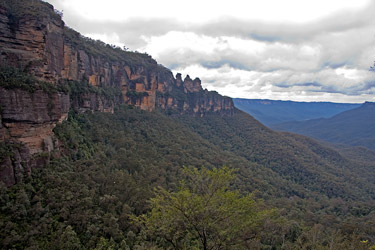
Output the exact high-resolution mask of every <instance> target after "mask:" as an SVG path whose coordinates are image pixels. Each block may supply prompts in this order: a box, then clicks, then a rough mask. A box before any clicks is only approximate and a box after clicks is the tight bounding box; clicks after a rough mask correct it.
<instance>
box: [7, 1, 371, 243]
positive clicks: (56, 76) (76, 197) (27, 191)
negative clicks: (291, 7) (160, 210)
mask: <svg viewBox="0 0 375 250" xmlns="http://www.w3.org/2000/svg"><path fill="white" fill-rule="evenodd" d="M3 4H4V6H3ZM0 6H1V8H0V27H1V29H0V45H1V47H0V50H1V53H0V62H1V63H2V64H1V65H2V66H5V65H7V66H11V67H3V68H2V69H1V71H0V73H1V74H0V77H1V78H0V84H1V85H0V96H1V98H0V104H1V109H0V111H1V112H0V177H1V180H2V182H3V183H2V182H0V201H1V204H0V205H1V208H0V218H1V219H0V246H1V248H3V249H156V247H155V244H156V243H157V242H152V241H151V240H150V239H149V238H148V237H147V235H145V234H144V233H145V232H142V231H140V228H139V227H138V226H137V224H136V223H134V220H133V219H134V216H139V215H142V214H144V213H147V212H148V211H149V210H150V207H149V205H150V203H149V199H150V198H152V197H153V195H154V189H155V188H157V187H160V186H161V187H164V188H167V189H168V190H176V188H177V186H178V185H177V183H178V182H179V181H180V180H181V169H182V167H183V166H184V165H185V166H194V167H197V168H200V167H202V166H206V167H208V168H214V167H218V168H220V167H222V166H223V165H228V166H229V167H231V168H235V169H237V170H236V173H237V178H236V180H235V181H234V182H233V183H232V185H231V187H230V188H232V189H235V190H238V192H240V193H242V194H249V193H250V192H253V196H254V199H258V198H263V199H264V201H265V202H264V204H261V203H260V202H259V203H260V204H261V205H259V206H261V209H262V208H269V207H274V208H277V209H274V210H275V213H274V214H272V215H268V214H265V215H264V216H267V217H265V218H264V219H265V220H264V224H261V225H259V227H257V228H254V231H252V232H251V234H250V235H248V237H249V240H251V241H252V243H254V245H255V246H256V247H254V249H282V248H288V247H289V248H290V249H293V248H297V249H317V248H318V247H316V246H317V244H319V246H321V247H320V248H322V249H324V248H329V247H330V248H332V247H331V246H332V245H334V244H336V241H337V242H339V243H337V244H338V245H341V244H344V243H345V244H347V243H348V245H345V246H350V247H343V246H342V247H336V248H337V249H361V248H364V247H366V249H368V248H369V246H367V245H362V247H358V245H360V246H361V244H363V243H362V242H361V241H364V239H370V240H371V239H373V237H374V235H375V232H374V228H375V226H374V222H375V219H374V217H375V214H374V208H375V205H374V199H375V183H374V181H373V180H374V179H375V176H374V175H375V171H374V164H373V163H371V162H369V161H363V162H362V161H360V162H357V161H354V160H352V159H350V160H349V159H347V158H346V157H345V156H344V155H342V154H340V153H339V152H337V151H336V150H334V149H332V148H329V147H327V146H324V145H321V144H320V143H318V142H317V141H314V140H312V139H310V138H307V137H304V136H299V135H294V134H289V133H279V132H275V131H272V130H270V129H268V128H267V127H265V126H263V125H262V124H261V123H259V122H258V121H257V120H255V119H254V118H253V117H251V116H250V115H248V114H246V113H244V112H242V111H239V110H238V109H236V108H234V106H233V102H232V100H231V99H230V98H228V97H223V96H221V95H219V94H218V93H217V92H210V91H207V90H203V89H202V87H201V85H200V80H199V79H195V80H192V79H190V77H186V78H185V79H184V80H182V78H181V75H179V74H177V75H176V77H174V76H173V75H172V73H171V71H170V70H168V69H166V68H164V67H162V66H161V65H158V64H157V62H156V61H155V60H153V59H152V58H151V57H150V56H148V55H145V54H140V53H134V52H127V51H123V50H121V49H119V48H115V47H113V46H110V45H106V44H104V43H102V42H98V41H93V40H90V39H88V38H85V37H82V36H81V35H80V34H79V33H77V32H75V31H73V30H71V29H69V28H67V27H65V26H64V25H63V22H62V21H61V18H60V17H59V15H58V13H55V12H54V10H53V7H52V6H51V5H49V4H47V3H45V2H41V1H37V0H33V1H28V0H18V1H13V0H3V1H0ZM30 34H32V35H30ZM41 132H42V133H41ZM366 154H367V153H364V154H363V155H364V156H365V155H366ZM203 219H204V218H203ZM317 234H319V236H320V238H319V243H317V242H316V235H317ZM156 240H158V239H156ZM354 246H356V247H354ZM186 248H187V249H188V248H191V246H186Z"/></svg>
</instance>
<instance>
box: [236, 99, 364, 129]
mask: <svg viewBox="0 0 375 250" xmlns="http://www.w3.org/2000/svg"><path fill="white" fill-rule="evenodd" d="M233 102H234V105H235V106H236V107H237V108H238V109H241V110H242V111H245V112H246V113H248V114H250V115H252V116H253V117H254V118H255V119H257V120H258V121H260V122H261V123H263V124H264V125H266V126H272V125H275V124H279V123H284V122H290V121H303V120H310V119H316V118H328V117H331V116H334V115H336V114H338V113H341V112H343V111H346V110H350V109H354V108H357V107H359V106H360V105H361V104H353V103H333V102H294V101H278V100H268V99H241V98H234V99H233Z"/></svg>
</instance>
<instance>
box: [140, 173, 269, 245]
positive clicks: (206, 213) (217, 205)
mask: <svg viewBox="0 0 375 250" xmlns="http://www.w3.org/2000/svg"><path fill="white" fill-rule="evenodd" d="M184 173H185V175H186V179H185V180H184V181H182V182H181V183H180V187H179V190H178V191H177V192H168V191H167V190H165V189H164V188H161V187H160V188H158V189H156V196H155V197H154V198H152V199H151V202H150V203H151V211H150V212H149V213H148V214H146V215H141V216H139V217H138V218H137V219H138V221H139V222H141V223H142V224H143V226H144V230H145V231H146V233H147V234H149V235H151V236H153V237H154V238H155V239H160V240H159V242H158V243H159V245H160V246H161V247H164V248H166V247H173V248H175V249H192V248H194V249H227V248H229V247H239V246H242V245H243V244H244V243H245V242H246V241H247V240H250V239H251V238H252V230H253V229H254V228H255V227H256V226H257V225H259V224H260V222H261V221H262V219H263V218H265V215H266V214H267V213H268V212H269V211H267V210H265V211H261V210H260V207H259V205H260V204H258V203H257V202H256V201H255V200H254V199H253V198H252V197H251V195H246V196H241V195H240V194H239V192H238V191H231V190H230V189H229V184H230V182H231V181H232V180H233V179H234V177H235V176H234V174H233V170H231V169H229V168H227V167H224V168H221V169H216V168H214V169H213V170H208V169H206V168H203V169H201V170H198V169H197V168H185V169H184Z"/></svg>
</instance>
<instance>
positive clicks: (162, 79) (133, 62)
mask: <svg viewBox="0 0 375 250" xmlns="http://www.w3.org/2000/svg"><path fill="white" fill-rule="evenodd" d="M37 3H38V4H39V5H40V7H41V8H42V7H44V12H49V13H50V15H49V16H48V15H47V16H46V15H42V16H40V15H39V16H38V15H32V16H30V15H22V16H20V17H19V18H18V19H17V20H16V21H15V22H13V23H12V22H11V20H10V16H11V14H10V13H9V11H7V10H6V9H4V8H0V28H1V29H0V30H1V31H0V32H1V33H0V55H1V56H0V62H1V63H2V64H7V65H13V66H16V67H21V68H26V69H27V70H28V71H29V72H31V73H32V74H33V75H35V76H37V77H39V78H41V79H44V80H47V81H50V82H54V83H56V82H59V81H61V80H72V81H78V82H80V81H88V82H89V83H90V84H91V85H93V86H98V87H103V86H104V87H116V88H120V89H121V92H122V94H123V100H122V101H123V102H125V103H128V104H132V105H135V106H138V107H140V108H141V109H144V110H149V111H152V110H154V109H155V108H158V107H159V108H172V109H177V107H178V106H181V105H182V107H183V106H185V108H183V109H182V111H183V110H192V111H193V112H194V110H195V111H196V112H197V114H199V115H201V114H203V113H204V112H203V110H204V111H205V112H208V111H209V110H216V112H220V110H225V112H224V113H223V114H230V112H227V111H228V108H229V106H228V105H230V101H228V100H227V99H226V101H225V105H226V107H224V106H223V107H222V106H220V105H222V103H224V102H222V101H218V100H215V101H214V100H213V99H212V100H208V99H207V98H208V97H203V96H202V98H203V99H207V100H206V101H205V102H204V104H202V98H200V99H199V100H201V102H200V103H192V102H191V101H190V102H186V101H185V102H183V103H180V100H178V97H176V96H173V88H178V89H182V90H183V92H184V93H185V94H190V93H201V95H206V94H207V93H208V92H207V91H204V90H203V89H202V86H201V81H200V79H199V78H196V79H194V80H192V79H191V78H190V77H189V76H187V77H186V78H185V79H184V81H182V79H181V75H180V74H178V75H177V76H176V78H174V77H173V75H172V73H171V72H170V70H168V69H166V68H164V67H163V66H160V65H158V64H157V62H156V61H155V60H153V59H152V58H151V57H150V56H148V55H146V54H142V53H135V52H127V51H123V50H121V49H119V48H114V47H111V46H109V45H106V44H104V43H102V42H99V41H94V40H92V39H89V38H85V37H82V36H81V35H80V34H79V33H77V32H75V31H74V30H71V29H70V28H67V27H65V26H64V23H63V21H62V20H61V19H60V18H59V16H57V15H56V14H55V13H54V12H53V7H52V6H51V5H49V4H48V3H41V2H37ZM158 92H159V93H162V94H166V93H169V96H168V99H166V100H158V97H157V93H158ZM86 98H88V99H90V100H91V99H92V98H93V96H90V97H86ZM170 98H172V99H170ZM215 98H216V99H220V96H219V95H217V96H216V97H215ZM97 99H100V98H97ZM197 100H198V99H197ZM97 103H100V101H97ZM177 103H178V104H177ZM209 103H212V104H214V105H218V106H216V107H212V108H209V107H208V106H207V105H209ZM98 105H99V106H100V104H98ZM202 105H203V106H202ZM91 106H92V105H91ZM232 106H233V104H232ZM87 108H88V105H87V102H85V103H84V104H83V107H82V109H83V110H85V109H87ZM201 109H203V110H201ZM105 110H113V106H111V107H107V108H105Z"/></svg>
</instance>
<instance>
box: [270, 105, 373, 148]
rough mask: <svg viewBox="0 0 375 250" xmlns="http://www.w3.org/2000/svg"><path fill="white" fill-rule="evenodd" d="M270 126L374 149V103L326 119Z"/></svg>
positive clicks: (333, 141)
mask: <svg viewBox="0 0 375 250" xmlns="http://www.w3.org/2000/svg"><path fill="white" fill-rule="evenodd" d="M272 128H274V129H277V130H283V131H290V132H295V133H299V134H304V135H307V136H311V137H314V138H317V139H320V140H324V141H327V142H331V143H337V144H345V145H350V146H364V147H367V148H370V149H375V103H371V102H366V103H364V104H363V105H362V106H360V107H359V108H356V109H353V110H349V111H345V112H342V113H340V114H338V115H335V116H333V117H331V118H327V119H316V120H308V121H301V122H289V123H283V124H279V125H275V126H272Z"/></svg>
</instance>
